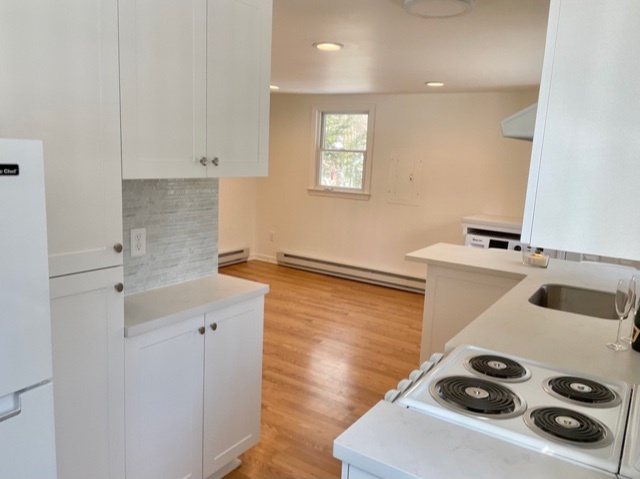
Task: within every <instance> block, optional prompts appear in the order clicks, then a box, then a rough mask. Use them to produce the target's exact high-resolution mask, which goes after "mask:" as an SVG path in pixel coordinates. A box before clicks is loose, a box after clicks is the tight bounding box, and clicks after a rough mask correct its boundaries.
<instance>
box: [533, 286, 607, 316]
mask: <svg viewBox="0 0 640 479" xmlns="http://www.w3.org/2000/svg"><path fill="white" fill-rule="evenodd" d="M614 301H615V294H614V293H607V292H605V291H596V290H593V289H583V288H576V287H574V286H568V285H565V284H544V285H542V286H541V287H540V289H538V291H536V292H535V293H534V294H533V296H531V297H530V298H529V302H530V303H531V304H535V305H536V306H541V307H543V308H550V309H556V310H558V311H564V312H567V313H576V314H584V315H585V316H595V317H596V318H602V319H618V316H617V315H616V307H615V303H614Z"/></svg>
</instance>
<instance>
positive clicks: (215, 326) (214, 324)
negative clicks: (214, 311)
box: [209, 323, 218, 331]
mask: <svg viewBox="0 0 640 479" xmlns="http://www.w3.org/2000/svg"><path fill="white" fill-rule="evenodd" d="M209 327H210V328H211V331H215V330H216V329H218V323H211V324H210V325H209Z"/></svg>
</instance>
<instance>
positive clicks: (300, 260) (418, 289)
mask: <svg viewBox="0 0 640 479" xmlns="http://www.w3.org/2000/svg"><path fill="white" fill-rule="evenodd" d="M276 258H277V264H279V265H282V266H288V267H290V268H296V269H302V270H305V271H312V272H314V273H321V274H327V275H330V276H337V277H340V278H346V279H351V280H354V281H361V282H364V283H371V284H376V285H379V286H386V287H388V288H395V289H401V290H404V291H411V292H413V293H424V290H425V280H424V279H422V278H414V277H411V276H405V275H401V274H396V273H388V272H385V271H377V270H372V269H369V268H363V267H360V266H353V265H348V264H343V263H336V262H333V261H326V260H321V259H317V258H309V257H306V256H301V255H295V254H291V253H286V252H278V253H277V257H276Z"/></svg>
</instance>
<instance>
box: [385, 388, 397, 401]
mask: <svg viewBox="0 0 640 479" xmlns="http://www.w3.org/2000/svg"><path fill="white" fill-rule="evenodd" d="M398 396H400V391H398V390H397V389H391V390H389V391H387V394H385V395H384V400H385V401H387V402H393V401H395V400H396V399H397V398H398Z"/></svg>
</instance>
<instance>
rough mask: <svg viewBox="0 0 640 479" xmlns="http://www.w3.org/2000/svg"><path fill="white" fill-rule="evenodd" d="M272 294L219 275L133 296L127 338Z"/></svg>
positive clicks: (127, 309) (129, 301)
mask: <svg viewBox="0 0 640 479" xmlns="http://www.w3.org/2000/svg"><path fill="white" fill-rule="evenodd" d="M268 292H269V286H268V285H266V284H262V283H258V282H255V281H249V280H245V279H240V278H235V277H232V276H226V275H223V274H216V275H211V276H206V277H204V278H199V279H196V280H192V281H185V282H182V283H178V284H175V285H171V286H165V287H163V288H158V289H155V290H150V291H145V292H142V293H137V294H132V295H130V296H127V297H125V318H124V336H125V337H126V338H132V337H135V336H139V335H141V334H145V333H148V332H150V331H153V330H156V329H159V328H162V327H165V326H169V325H171V324H175V323H178V322H180V321H184V320H187V319H189V318H192V317H194V316H198V315H201V314H205V313H208V312H212V311H216V310H219V309H222V308H226V307H228V306H232V305H234V304H237V303H240V302H243V301H248V300H251V299H254V298H258V297H260V296H264V295H265V294H267V293H268Z"/></svg>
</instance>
